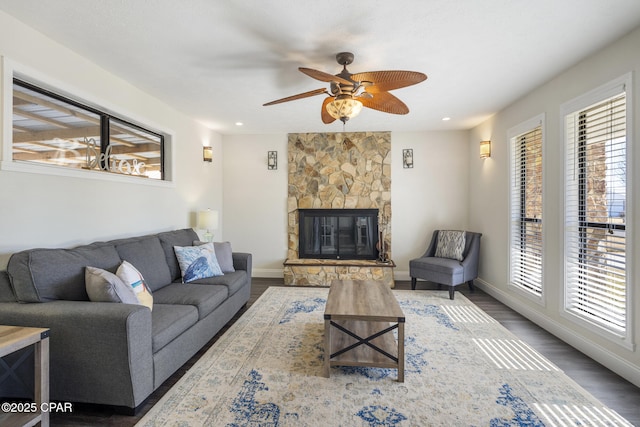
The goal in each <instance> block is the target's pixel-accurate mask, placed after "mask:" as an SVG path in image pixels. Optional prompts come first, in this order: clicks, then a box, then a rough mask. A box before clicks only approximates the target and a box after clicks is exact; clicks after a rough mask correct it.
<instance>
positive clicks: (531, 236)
mask: <svg viewBox="0 0 640 427" xmlns="http://www.w3.org/2000/svg"><path fill="white" fill-rule="evenodd" d="M511 144H512V149H511V233H510V239H511V245H510V246H511V260H510V265H511V271H510V280H511V285H513V286H516V287H518V288H520V289H522V290H524V291H526V292H530V293H532V294H534V295H535V296H541V295H542V126H537V127H536V128H534V129H532V130H530V131H528V132H526V133H523V134H520V135H517V136H516V137H514V138H512V139H511Z"/></svg>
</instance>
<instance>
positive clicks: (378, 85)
mask: <svg viewBox="0 0 640 427" xmlns="http://www.w3.org/2000/svg"><path fill="white" fill-rule="evenodd" d="M351 79H352V80H355V81H357V82H373V85H372V86H369V87H367V92H369V93H379V92H387V91H389V90H393V89H399V88H401V87H406V86H411V85H414V84H417V83H420V82H422V81H425V80H426V79H427V75H426V74H423V73H419V72H417V71H402V70H395V71H368V72H364V73H356V74H353V75H351Z"/></svg>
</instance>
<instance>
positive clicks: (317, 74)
mask: <svg viewBox="0 0 640 427" xmlns="http://www.w3.org/2000/svg"><path fill="white" fill-rule="evenodd" d="M298 70H300V71H302V72H303V73H305V74H306V75H307V76H309V77H313V78H314V79H316V80H320V81H321V82H338V83H342V84H346V85H352V84H353V82H350V81H349V80H347V79H344V78H342V77H338V76H334V75H333V74H329V73H325V72H324V71H318V70H314V69H312V68H304V67H299V68H298Z"/></svg>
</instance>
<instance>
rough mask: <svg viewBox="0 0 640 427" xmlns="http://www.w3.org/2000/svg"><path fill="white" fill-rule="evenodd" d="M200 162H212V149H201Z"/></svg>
mask: <svg viewBox="0 0 640 427" xmlns="http://www.w3.org/2000/svg"><path fill="white" fill-rule="evenodd" d="M202 160H203V161H205V162H213V148H212V147H202Z"/></svg>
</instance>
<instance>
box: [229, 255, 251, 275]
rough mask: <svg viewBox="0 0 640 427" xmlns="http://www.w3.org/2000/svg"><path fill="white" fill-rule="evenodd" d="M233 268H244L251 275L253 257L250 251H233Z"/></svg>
mask: <svg viewBox="0 0 640 427" xmlns="http://www.w3.org/2000/svg"><path fill="white" fill-rule="evenodd" d="M232 256H233V268H234V269H236V270H244V271H246V272H247V273H249V276H251V268H252V265H251V264H252V258H251V254H250V253H246V252H233V254H232Z"/></svg>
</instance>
